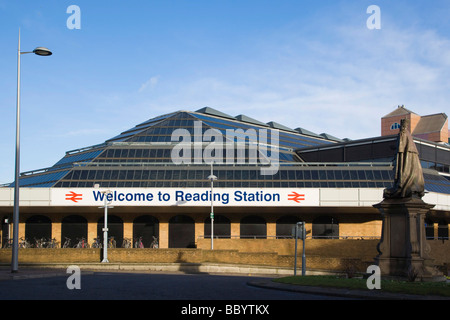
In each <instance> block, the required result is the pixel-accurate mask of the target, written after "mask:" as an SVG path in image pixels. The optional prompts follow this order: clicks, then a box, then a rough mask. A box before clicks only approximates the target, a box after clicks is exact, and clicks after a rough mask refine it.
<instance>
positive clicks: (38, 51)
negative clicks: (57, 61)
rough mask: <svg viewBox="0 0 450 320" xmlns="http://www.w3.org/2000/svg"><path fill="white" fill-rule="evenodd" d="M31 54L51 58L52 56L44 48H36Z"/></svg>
mask: <svg viewBox="0 0 450 320" xmlns="http://www.w3.org/2000/svg"><path fill="white" fill-rule="evenodd" d="M33 53H34V54H37V55H38V56H51V55H52V52H51V51H50V50H48V49H47V48H45V47H37V48H36V49H34V50H33Z"/></svg>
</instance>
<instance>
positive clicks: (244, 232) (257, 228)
mask: <svg viewBox="0 0 450 320" xmlns="http://www.w3.org/2000/svg"><path fill="white" fill-rule="evenodd" d="M240 233H241V239H266V237H267V229H266V220H264V218H262V217H258V216H247V217H244V218H242V220H241V228H240Z"/></svg>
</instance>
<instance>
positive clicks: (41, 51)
mask: <svg viewBox="0 0 450 320" xmlns="http://www.w3.org/2000/svg"><path fill="white" fill-rule="evenodd" d="M26 53H34V54H37V55H38V56H51V55H52V52H51V51H50V50H48V49H47V48H44V47H38V48H36V49H34V50H33V51H23V52H22V51H20V29H19V42H18V50H17V104H16V164H15V176H14V209H13V247H12V255H11V272H12V273H16V272H18V271H19V189H20V186H19V175H20V56H21V55H22V54H26Z"/></svg>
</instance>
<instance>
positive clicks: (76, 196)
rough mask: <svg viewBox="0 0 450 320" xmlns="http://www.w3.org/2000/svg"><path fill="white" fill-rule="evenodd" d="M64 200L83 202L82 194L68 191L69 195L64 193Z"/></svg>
mask: <svg viewBox="0 0 450 320" xmlns="http://www.w3.org/2000/svg"><path fill="white" fill-rule="evenodd" d="M66 200H71V201H73V202H78V201H79V200H83V194H81V193H75V192H73V191H70V193H66Z"/></svg>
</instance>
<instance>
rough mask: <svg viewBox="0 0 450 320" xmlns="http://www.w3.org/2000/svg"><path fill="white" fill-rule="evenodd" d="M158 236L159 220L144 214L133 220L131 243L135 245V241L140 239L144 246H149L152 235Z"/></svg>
mask: <svg viewBox="0 0 450 320" xmlns="http://www.w3.org/2000/svg"><path fill="white" fill-rule="evenodd" d="M158 236H159V221H158V219H156V218H155V217H152V216H149V215H145V216H139V217H137V218H136V219H134V221H133V239H132V244H133V247H135V248H137V247H136V246H135V243H136V241H138V240H139V239H141V240H142V244H143V245H144V248H151V244H152V242H153V240H154V238H153V237H155V238H158ZM138 243H139V242H138Z"/></svg>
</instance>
